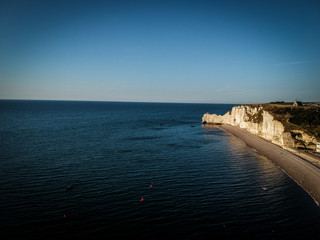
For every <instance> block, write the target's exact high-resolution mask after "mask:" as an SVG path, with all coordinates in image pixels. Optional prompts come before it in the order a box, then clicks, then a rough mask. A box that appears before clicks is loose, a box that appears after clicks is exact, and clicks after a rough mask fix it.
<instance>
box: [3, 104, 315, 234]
mask: <svg viewBox="0 0 320 240" xmlns="http://www.w3.org/2000/svg"><path fill="white" fill-rule="evenodd" d="M231 107H232V105H223V104H164V103H117V102H72V101H4V100H2V101H0V237H1V239H79V238H86V239H227V238H228V239H249V238H256V239H319V236H320V208H319V207H318V206H317V205H316V204H315V202H314V201H313V199H312V198H311V197H310V196H309V195H308V194H307V193H306V192H305V191H304V190H303V189H302V188H301V187H300V186H299V185H297V184H296V183H295V182H294V181H293V180H292V179H290V178H289V177H288V176H287V175H286V174H285V173H284V172H282V171H281V169H279V168H278V167H277V166H275V165H274V164H273V163H272V162H270V161H269V160H268V159H266V158H264V157H262V156H260V155H259V154H258V153H256V152H255V151H254V149H251V148H249V147H247V146H246V145H245V144H244V143H243V142H241V141H240V140H239V139H237V138H236V137H234V136H233V135H231V134H230V133H228V132H225V131H223V130H221V129H219V128H217V127H212V126H211V127H210V126H204V125H201V118H202V115H203V114H204V113H206V112H211V113H218V114H224V113H225V112H226V111H228V110H230V109H231ZM315 184H319V183H315ZM67 186H72V189H66V187H67ZM264 186H267V187H268V190H267V191H264V190H263V189H262V187H264ZM142 198H143V201H142Z"/></svg>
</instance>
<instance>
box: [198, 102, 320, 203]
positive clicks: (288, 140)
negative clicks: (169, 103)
mask: <svg viewBox="0 0 320 240" xmlns="http://www.w3.org/2000/svg"><path fill="white" fill-rule="evenodd" d="M291 106H292V105H291ZM291 106H281V105H280V106H279V105H274V104H263V105H261V104H259V105H258V104H255V105H241V106H236V107H234V108H233V109H232V110H231V111H229V112H227V113H226V114H225V115H223V116H220V115H219V116H218V115H216V114H209V113H206V114H204V116H203V118H202V123H204V124H218V125H220V128H222V129H224V130H226V131H228V132H230V133H232V134H233V135H235V136H236V137H238V138H239V139H241V140H242V141H243V142H245V143H246V144H247V145H248V146H250V147H252V148H254V149H255V150H257V151H258V152H259V153H260V154H262V155H264V156H265V157H267V158H268V159H270V160H271V161H272V162H274V163H275V164H276V165H277V166H279V167H280V168H281V169H282V170H283V171H284V172H285V173H286V174H287V175H288V176H290V177H291V178H292V179H293V180H294V181H296V182H297V183H298V184H299V185H300V186H301V187H302V188H304V189H305V190H306V191H307V192H308V193H309V194H310V196H312V197H313V199H314V200H315V201H316V202H317V204H318V205H319V203H320V184H319V183H320V157H319V156H318V155H317V154H318V153H317V150H318V146H319V138H318V137H319V135H318V131H319V124H318V122H317V121H318V119H317V117H319V114H320V113H319V112H318V111H319V110H317V108H318V106H311V107H305V108H300V107H293V106H292V107H291ZM297 108H299V110H297ZM299 114H300V115H299ZM292 119H293V120H292ZM294 121H295V122H299V121H300V124H299V125H298V124H295V123H293V122H294ZM306 121H308V123H309V124H306V123H305V122H306ZM312 122H313V123H314V125H312ZM305 126H306V127H305Z"/></svg>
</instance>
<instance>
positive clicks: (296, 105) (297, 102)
mask: <svg viewBox="0 0 320 240" xmlns="http://www.w3.org/2000/svg"><path fill="white" fill-rule="evenodd" d="M293 106H294V107H299V106H302V102H299V101H297V99H296V100H295V101H294V103H293Z"/></svg>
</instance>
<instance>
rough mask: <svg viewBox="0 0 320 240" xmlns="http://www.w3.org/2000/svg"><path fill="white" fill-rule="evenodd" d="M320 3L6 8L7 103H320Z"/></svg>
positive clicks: (1, 20)
mask: <svg viewBox="0 0 320 240" xmlns="http://www.w3.org/2000/svg"><path fill="white" fill-rule="evenodd" d="M319 13H320V1H319V0H314V1H312V0H301V1H300V0H291V1H289V0H287V1H284V0H276V1H274V0H268V1H265V0H259V1H245V0H243V1H240V0H233V1H232V0H224V1H214V0H212V1H201V0H197V1H187V0H185V1H174V0H172V1H165V0H163V1H160V0H148V1H139V0H136V1H122V0H114V1H94V0H91V1H81V0H78V1H73V0H69V1H60V0H55V1H46V0H41V1H40V0H39V1H35V0H29V1H21V0H9V1H7V0H2V1H0V99H43V100H89V101H134V102H189V103H264V102H270V101H294V99H295V98H297V99H298V100H301V101H320V14H319Z"/></svg>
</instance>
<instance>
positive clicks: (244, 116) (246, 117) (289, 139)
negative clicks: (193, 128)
mask: <svg viewBox="0 0 320 240" xmlns="http://www.w3.org/2000/svg"><path fill="white" fill-rule="evenodd" d="M202 123H208V124H230V125H232V126H239V127H240V128H245V129H246V130H248V131H249V132H251V133H253V134H255V135H257V136H260V137H263V138H265V139H267V140H270V141H271V142H272V143H275V144H278V145H280V146H282V147H294V148H298V147H302V148H309V149H313V150H315V149H316V144H317V139H316V137H315V136H313V135H312V134H310V133H307V132H306V131H303V130H301V129H290V130H288V129H286V127H285V126H284V124H283V123H281V122H280V121H277V120H275V119H274V117H273V114H272V113H271V112H268V110H266V109H265V108H264V107H263V105H255V106H250V105H248V106H247V105H244V106H236V107H233V108H232V110H231V111H229V112H227V113H226V114H225V115H223V116H221V115H216V114H210V113H206V114H204V116H203V118H202Z"/></svg>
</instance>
